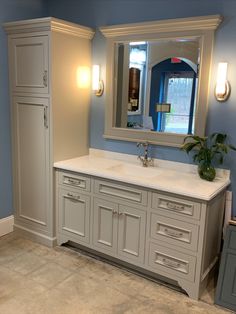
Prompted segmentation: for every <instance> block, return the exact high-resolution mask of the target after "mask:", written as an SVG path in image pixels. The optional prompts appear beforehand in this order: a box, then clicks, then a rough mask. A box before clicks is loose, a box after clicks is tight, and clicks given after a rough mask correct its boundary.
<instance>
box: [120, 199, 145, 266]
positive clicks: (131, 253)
mask: <svg viewBox="0 0 236 314" xmlns="http://www.w3.org/2000/svg"><path fill="white" fill-rule="evenodd" d="M145 227H146V213H145V212H144V211H142V210H139V209H136V208H131V207H128V206H123V205H119V233H118V235H119V238H118V255H121V256H123V257H126V258H129V259H132V260H136V261H138V262H140V263H142V262H143V261H144V245H145Z"/></svg>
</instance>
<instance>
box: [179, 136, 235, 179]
mask: <svg viewBox="0 0 236 314" xmlns="http://www.w3.org/2000/svg"><path fill="white" fill-rule="evenodd" d="M181 149H182V150H184V151H186V152H187V153H189V152H190V151H191V150H193V149H194V150H195V153H194V155H193V161H194V162H196V163H197V164H198V174H199V176H200V178H202V179H204V180H207V181H213V180H214V178H215V176H216V171H215V168H214V165H215V164H216V163H219V164H222V163H223V161H224V156H225V155H226V154H227V153H228V152H229V150H230V149H232V150H236V147H234V146H233V145H231V144H229V143H227V134H222V133H213V134H212V135H210V136H209V137H200V136H196V135H189V136H186V137H185V139H184V143H183V145H182V147H181Z"/></svg>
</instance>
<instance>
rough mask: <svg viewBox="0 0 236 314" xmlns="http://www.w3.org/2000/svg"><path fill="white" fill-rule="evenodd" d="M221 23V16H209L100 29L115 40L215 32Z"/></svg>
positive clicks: (111, 26) (107, 36)
mask: <svg viewBox="0 0 236 314" xmlns="http://www.w3.org/2000/svg"><path fill="white" fill-rule="evenodd" d="M221 21H222V17H221V16H220V15H208V16H198V17H189V18H178V19H168V20H159V21H150V22H141V23H130V24H119V25H110V26H103V27H100V28H99V29H100V31H101V32H102V34H103V35H104V36H105V37H106V38H115V37H119V36H127V35H144V34H150V33H167V32H181V31H186V30H188V31H194V30H197V31H200V30H215V29H216V28H217V27H218V25H219V24H220V23H221Z"/></svg>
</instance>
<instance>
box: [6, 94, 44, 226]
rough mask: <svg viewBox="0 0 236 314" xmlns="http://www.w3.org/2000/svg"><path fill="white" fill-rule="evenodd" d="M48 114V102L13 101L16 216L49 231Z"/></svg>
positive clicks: (37, 100) (33, 100)
mask: <svg viewBox="0 0 236 314" xmlns="http://www.w3.org/2000/svg"><path fill="white" fill-rule="evenodd" d="M47 110H48V101H47V99H37V98H30V97H27V98H24V97H15V98H14V101H13V107H12V115H13V121H14V123H13V138H14V142H15V143H14V145H13V156H14V159H15V163H14V169H15V173H16V177H15V180H14V189H15V193H16V195H17V197H16V202H17V204H15V207H16V208H17V212H16V215H17V217H20V218H22V219H26V221H28V222H32V223H34V224H35V225H38V227H39V228H45V227H46V225H47V223H48V216H47V215H48V211H49V195H48V194H49V191H48V190H49V189H48V184H49V183H48V181H49V149H48V145H49V132H48V128H47V126H46V123H45V112H47Z"/></svg>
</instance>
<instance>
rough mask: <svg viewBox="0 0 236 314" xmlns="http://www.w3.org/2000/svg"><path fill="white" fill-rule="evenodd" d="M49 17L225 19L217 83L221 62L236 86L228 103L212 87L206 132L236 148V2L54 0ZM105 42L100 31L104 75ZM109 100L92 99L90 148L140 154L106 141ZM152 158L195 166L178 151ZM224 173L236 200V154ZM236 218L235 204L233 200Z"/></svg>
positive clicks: (90, 22)
mask: <svg viewBox="0 0 236 314" xmlns="http://www.w3.org/2000/svg"><path fill="white" fill-rule="evenodd" d="M48 10H49V11H48V12H49V13H50V14H52V15H54V16H57V17H60V18H64V19H68V20H71V21H74V22H77V23H81V24H84V25H87V26H91V27H94V28H97V27H99V26H103V25H109V24H119V23H131V22H142V21H148V20H158V19H167V18H180V17H189V16H200V15H211V14H221V15H222V16H223V17H224V22H223V23H222V24H221V25H220V27H219V29H218V30H217V32H216V36H215V47H214V55H213V67H212V78H214V77H215V76H216V67H217V63H218V62H219V61H227V62H228V63H229V70H228V79H229V81H230V83H231V86H232V92H231V97H230V98H229V100H228V101H227V102H226V103H218V102H217V101H216V100H215V99H214V92H213V89H214V79H213V80H212V84H211V87H210V103H209V113H208V121H207V133H208V134H209V133H212V132H215V131H218V132H225V133H227V134H229V136H230V141H231V142H232V144H234V145H236V75H235V73H236V58H235V51H236V1H235V0H214V1H212V0H178V1H177V0H86V1H83V0H81V1H76V0H67V1H64V0H51V1H50V3H49V6H48ZM105 58H106V50H105V39H104V38H103V36H102V35H101V34H100V32H99V31H97V32H96V35H95V37H94V39H93V63H99V64H101V65H102V69H103V75H104V76H105V65H106V59H105ZM104 101H105V97H104V96H103V97H101V98H96V97H95V96H93V97H92V103H91V124H90V126H91V128H90V132H91V133H90V146H91V147H93V148H99V149H106V150H112V151H117V152H124V153H131V154H137V148H136V145H135V144H134V143H128V142H119V141H113V140H104V139H103V137H102V135H103V126H104V110H105V105H104ZM152 154H153V156H156V157H158V158H161V159H169V160H175V161H180V162H191V159H190V158H189V157H188V156H187V155H186V154H184V153H183V152H181V151H179V150H178V149H175V148H167V147H157V146H153V147H152ZM224 167H225V168H228V169H230V170H231V180H232V185H231V187H232V190H233V191H234V199H236V153H235V152H232V153H230V154H228V155H227V157H226V160H225V164H224ZM234 214H235V215H236V200H235V201H234Z"/></svg>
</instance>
